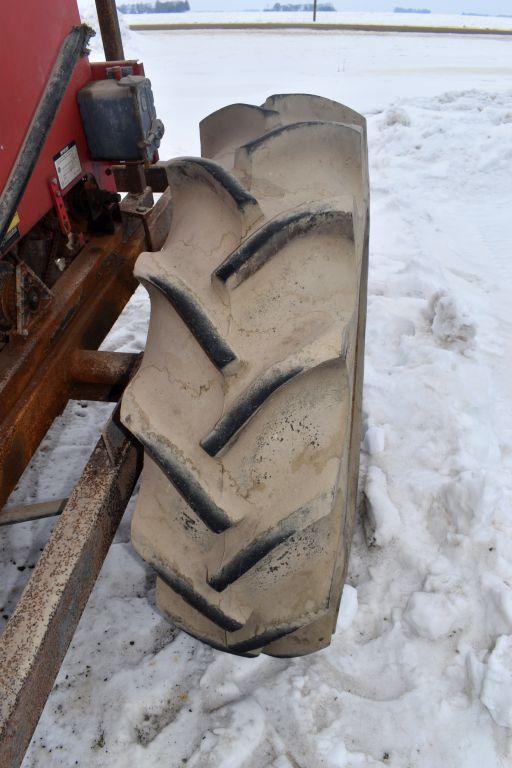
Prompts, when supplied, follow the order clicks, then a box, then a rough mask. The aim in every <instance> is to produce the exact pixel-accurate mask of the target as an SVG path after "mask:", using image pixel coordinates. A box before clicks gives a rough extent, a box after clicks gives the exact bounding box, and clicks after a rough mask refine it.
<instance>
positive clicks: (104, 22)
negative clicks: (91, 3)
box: [96, 0, 124, 61]
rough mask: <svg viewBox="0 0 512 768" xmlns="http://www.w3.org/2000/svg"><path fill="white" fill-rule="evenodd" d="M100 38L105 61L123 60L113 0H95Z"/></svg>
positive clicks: (121, 42)
mask: <svg viewBox="0 0 512 768" xmlns="http://www.w3.org/2000/svg"><path fill="white" fill-rule="evenodd" d="M96 11H97V13H98V21H99V24H100V32H101V40H102V42H103V50H104V52H105V59H106V60H107V61H123V60H124V50H123V41H122V39H121V30H120V29H119V19H118V16H117V9H116V3H115V0H96Z"/></svg>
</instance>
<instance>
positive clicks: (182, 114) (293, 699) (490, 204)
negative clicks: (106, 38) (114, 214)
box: [0, 14, 512, 768]
mask: <svg viewBox="0 0 512 768" xmlns="http://www.w3.org/2000/svg"><path fill="white" fill-rule="evenodd" d="M202 15H203V14H201V16H202ZM245 16H246V14H244V17H245ZM266 16H267V14H266ZM272 16H275V14H272ZM180 18H183V19H184V18H185V16H182V17H180ZM393 18H397V19H399V20H400V21H402V18H403V21H404V22H406V21H407V20H408V19H407V18H406V17H397V16H394V17H393ZM449 18H450V23H454V17H449ZM428 21H429V22H430V21H431V18H430V17H429V18H428ZM469 21H470V20H468V19H467V18H464V19H462V23H469ZM481 21H482V20H478V22H479V23H480V22H481ZM496 21H497V20H496ZM494 23H495V20H493V24H494ZM510 45H511V41H510V40H507V39H506V38H499V37H487V38H484V37H462V36H460V37H457V36H454V37H445V36H439V35H420V36H418V35H409V34H402V35H389V34H386V35H379V34H342V35H340V34H331V33H316V32H312V33H306V32H299V33H296V32H289V33H261V32H255V33H231V32H216V33H200V32H194V33H183V32H180V33H173V32H170V33H144V34H141V33H131V34H128V36H127V40H126V43H125V46H126V53H127V54H128V55H137V56H140V57H141V58H143V59H144V62H145V65H146V71H147V72H148V73H149V74H150V76H151V79H152V82H153V88H154V91H155V97H156V102H157V108H158V111H159V115H160V116H161V117H162V118H163V120H164V122H165V124H166V136H165V140H164V144H163V149H162V152H161V156H162V157H170V156H173V155H179V154H185V153H186V154H192V153H197V152H198V149H199V143H198V132H197V122H198V120H199V119H200V118H201V117H203V116H204V115H206V114H207V113H208V112H210V111H212V110H213V109H216V108H218V107H220V106H221V105H223V104H226V103H229V102H233V101H247V102H253V103H260V102H262V101H263V100H264V99H265V97H266V96H267V95H269V94H270V93H275V92H290V91H301V92H304V91H309V92H312V93H318V94H321V95H324V96H328V97H331V98H335V99H338V100H340V101H343V102H346V103H347V104H349V105H350V106H352V107H354V108H356V109H358V110H360V111H362V112H364V113H365V114H366V116H367V118H368V130H369V150H370V175H371V187H372V201H371V206H372V207H371V213H372V233H371V252H370V260H371V261H370V264H371V269H370V283H369V299H368V327H367V340H366V345H367V354H366V371H365V389H364V413H365V425H364V433H365V437H364V442H363V452H362V462H363V481H362V482H363V486H364V487H365V489H366V495H367V497H368V505H367V513H366V514H365V515H363V514H362V511H361V514H360V516H359V520H358V525H357V529H356V533H355V539H354V544H353V549H352V557H351V563H350V570H349V577H348V586H346V588H345V591H344V596H343V602H342V611H341V614H340V620H339V624H338V631H337V633H336V635H335V636H334V638H333V642H332V645H331V647H330V648H328V649H326V650H324V651H322V652H320V653H318V654H316V655H313V656H310V657H305V658H301V659H294V660H278V659H271V658H269V657H264V656H262V657H260V658H258V659H254V660H252V659H241V658H236V657H232V656H229V655H225V654H222V653H219V652H216V651H213V650H211V649H210V648H208V647H206V646H204V645H202V644H201V643H199V642H198V641H196V640H194V639H192V638H190V637H188V636H187V635H185V634H183V633H180V632H178V631H177V630H175V629H174V628H173V627H172V626H171V625H170V624H168V623H167V622H166V621H165V620H164V619H163V618H162V617H161V616H160V615H159V613H158V612H157V610H156V609H155V607H154V577H153V576H152V574H151V573H150V572H149V570H148V569H147V568H146V567H145V565H144V563H143V562H141V561H140V559H139V558H138V557H137V556H136V555H135V553H134V552H133V551H132V549H131V547H130V544H129V521H128V519H127V517H128V515H127V516H126V518H125V520H124V521H123V524H122V526H121V528H120V531H119V534H118V536H117V539H116V543H115V544H114V545H113V547H112V548H111V551H110V553H109V555H108V557H107V560H106V562H105V566H104V568H103V570H102V572H101V575H100V578H99V580H98V583H97V585H96V588H95V590H94V592H93V595H92V597H91V599H90V601H89V604H88V606H87V609H86V611H85V613H84V616H83V618H82V621H81V623H80V625H79V628H78V631H77V634H76V635H75V638H74V641H73V643H72V646H71V648H70V650H69V652H68V654H67V657H66V660H65V663H64V665H63V667H62V670H61V673H60V675H59V677H58V680H57V683H56V685H55V689H54V691H53V693H52V695H51V696H50V699H49V701H48V704H47V706H46V709H45V711H44V713H43V716H42V718H41V721H40V724H39V726H38V728H37V731H36V733H35V736H34V739H33V742H32V744H31V747H30V749H29V751H28V753H27V756H26V759H25V762H24V764H23V765H24V768H57V766H59V767H62V768H70V766H82V767H84V766H85V767H86V768H88V767H89V766H90V768H103V767H105V768H113V767H114V766H115V768H126V767H128V766H130V767H131V766H134V767H136V768H154V767H155V766H161V767H162V768H182V766H190V768H377V766H378V767H379V768H380V767H382V768H384V767H386V766H392V767H393V768H441V766H443V768H505V766H510V765H511V761H512V743H511V740H510V735H511V733H512V730H511V729H512V512H511V496H512V473H511V470H512V376H511V374H510V363H509V361H510V359H511V355H512V343H511V342H512V319H511V314H510V307H511V305H512V289H511V284H512V254H511V252H510V250H511V242H512V238H511V235H512V233H511V229H512V226H511V220H512V218H511V210H512V175H511V172H510V168H511V163H512V80H511V74H512V67H511V65H510ZM95 55H96V57H97V58H99V57H100V54H99V53H98V52H97V51H96V53H95ZM147 315H148V304H147V301H146V295H145V293H144V292H143V291H142V289H139V291H138V292H137V294H136V295H135V297H134V299H133V300H132V302H131V303H130V304H129V306H128V307H127V309H126V311H125V313H124V314H123V316H122V317H121V319H120V321H119V322H118V324H117V325H116V327H115V328H114V330H113V332H112V333H111V335H110V337H109V339H108V341H107V343H106V347H107V348H110V349H120V350H136V349H140V348H141V347H142V346H143V344H144V336H145V329H146V323H147ZM108 411H109V407H108V406H102V407H100V406H97V405H93V404H86V403H73V404H71V405H70V406H69V408H68V410H67V412H66V413H65V414H64V416H63V417H62V418H60V419H59V420H58V421H57V422H56V424H55V426H54V428H53V430H52V432H51V434H50V435H49V436H48V438H47V440H46V441H45V444H44V445H43V447H42V448H41V450H40V451H39V453H38V455H37V456H36V458H35V459H34V461H33V462H32V465H31V467H30V468H29V469H28V470H27V472H26V473H25V476H24V478H23V480H22V482H21V484H20V488H19V490H18V491H17V493H16V497H15V498H16V500H17V501H18V502H20V501H24V500H26V501H28V500H41V501H43V500H46V499H48V498H52V497H61V496H63V495H65V494H66V493H67V492H68V491H69V489H70V487H71V486H72V485H73V483H74V481H75V480H76V478H77V476H78V474H79V472H80V468H81V466H82V465H83V463H84V462H85V461H86V458H87V456H88V454H89V452H90V450H91V448H92V446H93V444H94V442H95V441H96V439H97V436H98V431H99V428H100V425H101V423H102V421H103V420H104V419H105V418H106V416H107V414H108ZM51 526H52V522H51V521H41V522H38V523H32V524H24V525H19V526H12V527H10V528H7V529H2V530H1V533H0V547H1V549H0V557H1V561H2V565H1V569H0V575H1V577H0V584H1V586H0V590H1V592H2V606H3V609H2V613H3V614H4V616H5V617H6V616H8V615H9V613H10V612H11V611H12V608H13V605H14V603H15V602H16V600H17V598H18V597H19V594H20V590H21V589H22V587H23V584H24V583H25V581H26V579H27V578H28V575H29V574H30V572H31V568H32V567H33V565H34V562H35V561H36V559H37V555H38V554H39V551H40V548H41V547H43V546H44V543H45V541H46V539H47V537H48V535H49V533H50V530H51Z"/></svg>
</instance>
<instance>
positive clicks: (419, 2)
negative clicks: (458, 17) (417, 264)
mask: <svg viewBox="0 0 512 768" xmlns="http://www.w3.org/2000/svg"><path fill="white" fill-rule="evenodd" d="M274 2H275V0H190V5H191V7H192V10H194V11H203V10H204V11H216V10H231V9H233V10H236V9H240V10H242V9H244V8H254V9H259V8H265V7H266V6H269V5H273V4H274ZM280 2H292V3H298V2H312V0H280ZM332 2H333V5H334V6H335V8H336V9H337V10H338V11H392V10H393V8H394V7H395V5H402V6H405V7H406V8H410V7H412V8H430V10H431V11H432V13H460V12H461V11H467V12H468V11H469V12H476V13H491V14H492V13H510V14H512V0H359V2H358V0H332Z"/></svg>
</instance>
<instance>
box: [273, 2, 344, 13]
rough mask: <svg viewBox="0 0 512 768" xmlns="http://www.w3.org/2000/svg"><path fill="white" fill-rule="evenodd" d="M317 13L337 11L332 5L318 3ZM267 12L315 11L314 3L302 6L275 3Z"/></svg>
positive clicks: (302, 4)
mask: <svg viewBox="0 0 512 768" xmlns="http://www.w3.org/2000/svg"><path fill="white" fill-rule="evenodd" d="M316 9H317V11H335V10H336V8H335V7H334V5H333V4H332V3H318V5H317V7H316ZM264 10H265V11H308V12H309V13H311V12H312V11H313V3H301V4H300V5H293V4H292V3H284V4H283V3H275V4H274V5H273V6H272V8H265V9H264Z"/></svg>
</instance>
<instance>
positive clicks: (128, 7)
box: [117, 0, 190, 13]
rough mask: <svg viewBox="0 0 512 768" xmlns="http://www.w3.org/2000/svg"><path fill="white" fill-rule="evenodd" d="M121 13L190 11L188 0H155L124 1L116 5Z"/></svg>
mask: <svg viewBox="0 0 512 768" xmlns="http://www.w3.org/2000/svg"><path fill="white" fill-rule="evenodd" d="M117 9H118V11H121V13H182V12H183V11H190V4H189V2H188V0H167V2H166V1H165V0H164V2H160V0H156V3H155V4H154V5H150V4H149V3H125V4H124V5H118V6H117Z"/></svg>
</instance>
